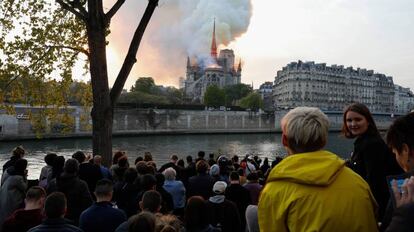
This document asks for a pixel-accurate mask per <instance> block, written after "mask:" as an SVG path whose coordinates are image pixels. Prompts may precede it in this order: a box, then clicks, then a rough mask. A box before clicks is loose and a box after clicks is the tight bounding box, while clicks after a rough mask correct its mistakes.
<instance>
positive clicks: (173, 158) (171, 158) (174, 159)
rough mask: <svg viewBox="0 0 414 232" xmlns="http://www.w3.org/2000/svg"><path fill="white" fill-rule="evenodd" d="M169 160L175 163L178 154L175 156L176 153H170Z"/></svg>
mask: <svg viewBox="0 0 414 232" xmlns="http://www.w3.org/2000/svg"><path fill="white" fill-rule="evenodd" d="M170 160H171V162H173V163H177V161H178V156H177V155H171V156H170Z"/></svg>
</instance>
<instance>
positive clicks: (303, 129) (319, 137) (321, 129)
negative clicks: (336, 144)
mask: <svg viewBox="0 0 414 232" xmlns="http://www.w3.org/2000/svg"><path fill="white" fill-rule="evenodd" d="M328 129H329V119H328V117H327V116H326V115H325V114H324V113H323V112H322V111H321V110H319V109H318V108H315V107H297V108H295V109H293V110H291V111H289V112H288V113H287V114H286V115H285V116H284V117H283V118H282V130H283V134H284V135H285V136H286V138H287V143H288V144H287V146H288V147H289V148H290V149H291V150H292V151H293V152H295V153H304V152H312V151H317V150H320V149H322V148H323V147H324V146H325V145H326V142H327V138H328Z"/></svg>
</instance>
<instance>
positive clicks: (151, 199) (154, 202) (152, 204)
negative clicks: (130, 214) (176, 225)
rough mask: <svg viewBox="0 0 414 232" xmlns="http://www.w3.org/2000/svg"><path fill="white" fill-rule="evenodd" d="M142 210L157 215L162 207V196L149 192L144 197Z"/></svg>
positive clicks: (153, 191)
mask: <svg viewBox="0 0 414 232" xmlns="http://www.w3.org/2000/svg"><path fill="white" fill-rule="evenodd" d="M141 201H142V210H147V211H150V212H152V213H156V212H157V211H158V209H159V208H160V206H161V202H162V198H161V194H160V193H159V192H157V191H155V190H149V191H146V192H145V193H144V195H143V196H142V200H141Z"/></svg>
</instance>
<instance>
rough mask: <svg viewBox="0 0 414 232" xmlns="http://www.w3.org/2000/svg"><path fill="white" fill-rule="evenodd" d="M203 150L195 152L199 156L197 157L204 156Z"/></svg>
mask: <svg viewBox="0 0 414 232" xmlns="http://www.w3.org/2000/svg"><path fill="white" fill-rule="evenodd" d="M205 154H206V153H205V152H204V151H199V152H198V153H197V156H198V157H199V158H204V156H205Z"/></svg>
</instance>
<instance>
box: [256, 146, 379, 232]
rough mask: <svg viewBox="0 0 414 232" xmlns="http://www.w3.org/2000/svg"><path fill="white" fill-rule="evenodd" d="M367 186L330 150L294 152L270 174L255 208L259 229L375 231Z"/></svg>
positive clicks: (373, 202) (372, 200) (280, 231)
mask: <svg viewBox="0 0 414 232" xmlns="http://www.w3.org/2000/svg"><path fill="white" fill-rule="evenodd" d="M376 208H377V206H376V202H375V200H374V197H373V196H372V194H371V191H370V189H369V186H368V184H367V183H366V182H365V181H364V180H363V179H362V178H361V177H360V176H359V175H358V174H356V173H354V172H353V171H352V170H351V169H349V168H347V167H346V166H345V161H343V160H342V159H340V158H339V157H338V156H336V155H335V154H333V153H331V152H328V151H315V152H308V153H301V154H294V155H290V156H288V157H286V158H285V159H284V160H283V161H282V162H280V163H279V164H278V165H277V166H276V167H275V168H273V170H272V171H271V173H270V175H269V178H268V180H267V183H266V186H265V188H264V189H263V191H262V193H261V196H260V200H259V207H258V217H259V226H260V231H266V232H271V231H275V232H276V231H277V232H283V231H335V232H339V231H344V232H345V231H347V232H352V231H367V232H369V231H377V224H376V220H375V211H376Z"/></svg>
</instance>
